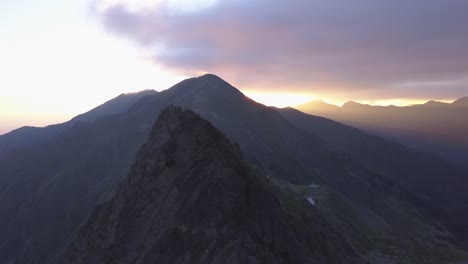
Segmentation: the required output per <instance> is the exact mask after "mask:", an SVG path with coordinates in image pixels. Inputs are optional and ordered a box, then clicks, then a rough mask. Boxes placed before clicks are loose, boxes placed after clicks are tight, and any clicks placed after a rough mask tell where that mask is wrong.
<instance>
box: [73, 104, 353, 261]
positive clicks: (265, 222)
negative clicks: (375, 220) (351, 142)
mask: <svg viewBox="0 0 468 264" xmlns="http://www.w3.org/2000/svg"><path fill="white" fill-rule="evenodd" d="M285 203H287V206H285ZM358 254H359V253H358V252H357V251H356V249H355V247H354V246H353V245H352V242H351V241H350V240H349V239H348V238H346V239H345V235H344V234H340V233H339V232H338V231H337V230H335V229H334V228H333V227H332V226H331V225H329V224H328V223H327V221H326V220H325V218H324V217H322V216H321V215H320V212H319V211H318V210H316V209H315V208H313V207H311V206H310V205H309V204H307V201H297V200H294V199H293V198H291V197H288V194H286V193H282V192H281V191H280V190H279V188H276V187H275V185H274V184H272V183H271V182H270V180H269V179H268V178H266V177H264V176H262V175H260V174H259V173H258V172H256V171H255V170H253V169H251V168H250V167H249V166H248V165H246V164H245V163H244V162H243V161H242V159H241V154H240V151H239V148H238V146H237V145H236V144H233V143H231V142H230V141H229V140H227V139H226V137H225V136H224V134H222V133H221V132H220V131H219V130H217V129H216V128H214V127H213V126H212V125H211V123H209V122H208V121H206V120H204V119H202V118H200V117H199V116H198V115H197V114H195V113H194V112H192V111H189V110H185V111H184V110H182V109H181V108H178V107H169V108H167V109H165V110H163V111H162V112H161V114H160V116H159V118H158V120H157V121H156V123H155V125H154V127H153V129H152V132H151V133H150V136H149V138H148V140H147V142H146V143H145V144H144V145H143V146H142V147H141V149H140V150H139V152H138V154H137V158H136V160H135V162H134V164H133V166H132V168H131V171H130V173H129V176H128V177H127V178H126V179H125V180H124V181H123V182H121V184H120V185H119V188H118V190H117V192H116V194H115V196H114V197H113V198H112V199H111V200H110V201H108V202H106V203H104V204H103V205H101V206H99V207H98V208H96V209H95V210H94V212H93V213H92V215H91V216H90V218H89V220H88V222H87V223H86V224H85V225H84V226H83V227H82V229H81V232H80V235H79V238H78V239H77V240H76V241H75V243H74V244H73V245H72V246H71V248H70V249H69V252H68V256H67V262H68V263H76V264H78V263H80V264H81V263H138V264H144V263H161V264H162V263H171V264H177V263H359V262H360V260H359V257H358Z"/></svg>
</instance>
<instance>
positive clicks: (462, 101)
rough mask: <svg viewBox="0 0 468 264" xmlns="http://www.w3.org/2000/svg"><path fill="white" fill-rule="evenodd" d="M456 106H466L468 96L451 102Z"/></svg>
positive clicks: (467, 104)
mask: <svg viewBox="0 0 468 264" xmlns="http://www.w3.org/2000/svg"><path fill="white" fill-rule="evenodd" d="M452 104H453V105H456V106H468V96H465V97H462V98H460V99H458V100H456V101H454V102H453V103H452Z"/></svg>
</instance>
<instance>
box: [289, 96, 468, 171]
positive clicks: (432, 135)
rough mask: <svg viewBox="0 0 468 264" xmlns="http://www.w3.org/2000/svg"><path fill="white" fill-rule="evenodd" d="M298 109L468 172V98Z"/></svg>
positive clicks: (313, 105)
mask: <svg viewBox="0 0 468 264" xmlns="http://www.w3.org/2000/svg"><path fill="white" fill-rule="evenodd" d="M296 108H297V109H299V110H301V111H303V112H305V113H309V114H313V115H318V116H323V117H326V118H330V119H333V120H336V121H338V122H342V123H345V124H348V125H351V126H354V127H357V128H360V129H362V130H365V131H366V132H369V133H372V134H375V135H379V136H383V137H386V138H388V139H391V140H394V141H398V142H400V143H403V144H404V145H407V146H411V147H414V148H417V149H419V150H422V151H424V152H428V153H432V154H434V155H437V156H439V157H441V158H443V159H445V160H447V161H449V162H452V163H454V164H457V165H459V166H463V167H464V168H465V169H468V163H466V159H467V157H468V136H467V135H468V115H467V114H466V113H467V111H468V99H467V97H463V98H460V99H458V100H456V101H455V102H453V103H451V104H450V103H442V102H436V101H429V102H427V103H425V104H421V105H413V106H407V107H396V106H371V105H364V104H359V103H356V102H348V103H345V104H344V105H343V106H342V107H335V108H333V107H323V106H317V105H316V104H315V101H314V102H311V103H306V104H303V105H299V106H297V107H296Z"/></svg>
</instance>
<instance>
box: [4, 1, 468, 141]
mask: <svg viewBox="0 0 468 264" xmlns="http://www.w3.org/2000/svg"><path fill="white" fill-rule="evenodd" d="M467 13H468V1H465V0H449V1H440V0H414V1H404V0H313V1H311V0H295V1H289V2H286V1H279V0H268V1H267V0H223V1H218V0H202V1H190V0H167V1H164V0H159V1H152V0H142V1H130V0H89V1H88V0H81V1H80V0H75V1H59V0H44V1H41V2H40V3H39V2H38V1H33V0H18V1H2V2H0V16H1V17H2V20H1V22H0V57H1V60H0V70H1V72H2V77H1V78H0V134H2V133H4V132H6V131H9V130H11V129H13V128H15V127H19V126H22V125H26V124H29V125H45V124H50V123H55V122H63V121H66V120H67V119H69V118H71V117H72V116H74V115H76V114H78V113H81V112H84V111H86V110H89V109H90V108H92V107H94V106H96V105H98V104H100V103H102V102H104V101H105V100H108V99H110V98H112V97H114V96H116V95H118V94H120V93H123V92H134V91H139V90H144V89H155V90H162V89H166V88H168V87H170V86H171V85H172V84H174V83H176V82H178V81H180V80H182V79H183V78H186V77H191V76H197V75H200V74H203V73H206V72H210V73H214V74H217V75H219V76H220V77H222V78H224V79H226V80H227V81H229V82H231V83H233V84H234V85H235V86H237V87H238V88H240V89H241V90H242V91H243V92H245V93H246V94H247V95H249V96H251V97H253V98H254V99H256V100H259V101H261V102H263V103H266V104H272V105H276V106H285V105H288V104H290V105H294V104H299V103H303V102H305V101H307V100H316V99H323V100H326V101H327V102H331V103H337V104H339V103H343V102H344V101H347V100H355V101H360V102H366V103H374V104H386V103H387V104H388V103H396V104H400V105H401V104H411V103H418V102H422V101H424V100H430V99H435V100H453V99H456V98H459V97H462V96H465V95H468V49H467V48H466V47H468V27H467V26H466V25H468V16H467V15H466V14H467Z"/></svg>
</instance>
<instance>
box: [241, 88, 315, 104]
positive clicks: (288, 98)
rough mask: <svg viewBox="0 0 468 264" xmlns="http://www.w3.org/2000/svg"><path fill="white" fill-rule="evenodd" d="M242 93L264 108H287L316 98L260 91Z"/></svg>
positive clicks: (297, 94)
mask: <svg viewBox="0 0 468 264" xmlns="http://www.w3.org/2000/svg"><path fill="white" fill-rule="evenodd" d="M243 93H244V94H245V95H246V96H247V97H249V98H251V99H253V100H255V101H257V102H259V103H262V104H264V105H266V106H275V107H280V108H281V107H288V106H291V107H293V106H296V105H299V104H303V103H307V102H309V101H312V100H316V98H315V97H314V96H312V95H308V94H301V93H280V92H260V91H243Z"/></svg>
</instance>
